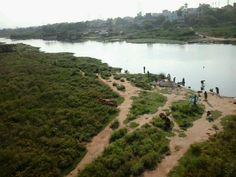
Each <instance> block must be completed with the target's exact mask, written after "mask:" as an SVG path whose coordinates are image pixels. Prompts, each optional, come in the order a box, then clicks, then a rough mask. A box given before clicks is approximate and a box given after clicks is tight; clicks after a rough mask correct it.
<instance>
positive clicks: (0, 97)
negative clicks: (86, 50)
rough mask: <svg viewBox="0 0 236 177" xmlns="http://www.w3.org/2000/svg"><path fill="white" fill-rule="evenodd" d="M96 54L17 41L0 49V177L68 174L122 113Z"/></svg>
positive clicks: (105, 68)
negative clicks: (3, 50) (90, 55)
mask: <svg viewBox="0 0 236 177" xmlns="http://www.w3.org/2000/svg"><path fill="white" fill-rule="evenodd" d="M111 70H112V69H111V68H110V67H108V65H106V64H103V63H101V62H100V61H99V60H96V59H92V58H84V57H81V58H76V57H74V56H72V54H68V53H60V54H48V53H43V52H39V50H38V49H37V48H33V47H29V46H26V45H21V44H18V45H16V51H11V52H7V53H0V75H1V77H0V141H1V143H0V164H1V165H0V174H1V175H0V176H4V177H5V176H17V177H25V176H27V177H35V176H43V177H55V176H64V175H65V174H66V173H67V172H69V170H70V169H72V168H73V167H74V166H75V165H76V163H77V162H79V161H80V159H81V158H82V157H83V155H84V154H85V151H86V149H85V144H86V143H87V142H89V141H90V140H91V138H92V137H93V136H94V135H96V134H97V133H98V132H100V131H101V130H102V129H103V128H104V127H105V126H106V125H107V124H108V123H109V122H110V121H111V120H112V119H113V118H114V117H115V116H116V115H117V113H118V110H117V108H116V106H114V105H108V104H106V103H105V102H101V101H100V100H110V101H112V102H113V103H115V104H117V105H118V103H119V102H120V101H121V99H120V97H119V96H118V95H117V94H116V93H113V92H112V91H111V89H110V88H109V87H107V86H105V85H104V84H102V83H101V82H100V81H99V80H98V79H96V73H97V72H99V73H100V74H103V73H110V72H111Z"/></svg>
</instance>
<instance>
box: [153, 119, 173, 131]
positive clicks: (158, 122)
mask: <svg viewBox="0 0 236 177" xmlns="http://www.w3.org/2000/svg"><path fill="white" fill-rule="evenodd" d="M151 124H152V125H153V126H155V127H157V128H160V129H161V130H163V131H167V132H171V131H172V129H173V127H174V123H173V122H171V125H170V127H168V128H167V127H166V122H165V120H163V119H161V118H160V117H154V118H153V119H152V122H151Z"/></svg>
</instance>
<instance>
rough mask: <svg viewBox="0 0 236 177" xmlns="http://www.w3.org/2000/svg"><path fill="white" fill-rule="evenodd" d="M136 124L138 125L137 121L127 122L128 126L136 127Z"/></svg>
mask: <svg viewBox="0 0 236 177" xmlns="http://www.w3.org/2000/svg"><path fill="white" fill-rule="evenodd" d="M138 126H139V124H138V123H137V122H130V124H129V127H130V128H136V127H138Z"/></svg>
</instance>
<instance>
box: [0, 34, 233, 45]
mask: <svg viewBox="0 0 236 177" xmlns="http://www.w3.org/2000/svg"><path fill="white" fill-rule="evenodd" d="M2 38H5V39H11V40H31V39H41V40H45V41H59V42H70V43H80V42H87V41H97V42H127V43H133V44H232V45H236V38H217V37H208V36H207V37H204V38H203V37H202V38H198V39H194V40H189V41H180V40H172V39H161V38H136V39H122V38H110V39H109V38H108V39H106V38H103V39H101V38H84V39H81V40H58V39H45V38H44V39H43V38H27V39H26V38H19V39H14V38H9V37H2Z"/></svg>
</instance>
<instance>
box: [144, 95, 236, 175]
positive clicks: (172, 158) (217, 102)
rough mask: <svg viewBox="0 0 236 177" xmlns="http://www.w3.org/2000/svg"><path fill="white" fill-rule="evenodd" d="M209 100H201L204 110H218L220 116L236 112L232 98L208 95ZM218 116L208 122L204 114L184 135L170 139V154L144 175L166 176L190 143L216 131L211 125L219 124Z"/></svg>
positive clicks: (204, 139) (202, 139) (205, 138)
mask: <svg viewBox="0 0 236 177" xmlns="http://www.w3.org/2000/svg"><path fill="white" fill-rule="evenodd" d="M208 100H209V102H205V101H202V103H203V104H204V105H205V106H206V110H207V111H208V110H218V111H221V112H222V116H221V117H220V118H222V117H224V116H225V115H230V114H236V105H235V104H233V101H235V100H234V99H231V98H220V97H218V96H209V99H208ZM220 118H218V119H217V120H216V121H215V122H214V123H209V122H208V121H207V120H206V114H204V115H203V116H202V118H201V119H199V120H197V121H195V122H194V124H193V127H191V128H189V129H188V130H187V131H186V137H184V138H181V137H179V136H178V135H176V136H174V137H172V138H171V139H170V152H171V153H170V155H169V156H166V157H165V158H164V159H163V160H162V161H161V163H160V164H158V166H157V168H156V169H155V170H154V171H147V172H145V173H144V176H145V177H166V176H167V175H168V173H169V171H170V170H171V169H173V168H174V167H175V166H176V165H177V164H178V160H179V159H180V158H181V157H182V156H183V155H184V154H185V152H186V151H187V150H188V149H189V147H190V146H191V144H194V143H198V142H202V141H206V140H207V139H208V138H209V136H210V135H212V134H214V133H215V132H216V131H215V130H214V129H213V125H217V126H220Z"/></svg>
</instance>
